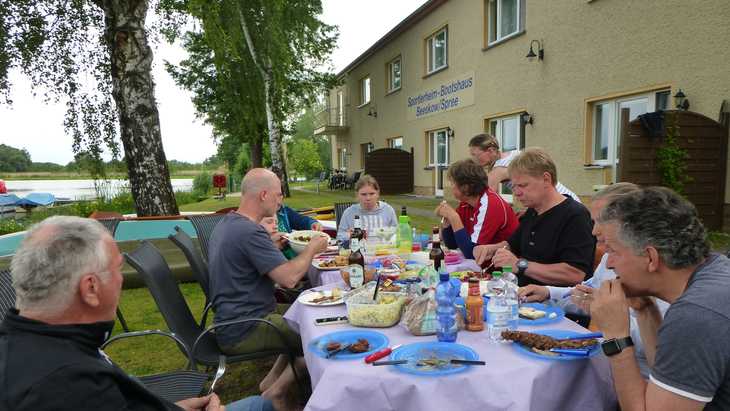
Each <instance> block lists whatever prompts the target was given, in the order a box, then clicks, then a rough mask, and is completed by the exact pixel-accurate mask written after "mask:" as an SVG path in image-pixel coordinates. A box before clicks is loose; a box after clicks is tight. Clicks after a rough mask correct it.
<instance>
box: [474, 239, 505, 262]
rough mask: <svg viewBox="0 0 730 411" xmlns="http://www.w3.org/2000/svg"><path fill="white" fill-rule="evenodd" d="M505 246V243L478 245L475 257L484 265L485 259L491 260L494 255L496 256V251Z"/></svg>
mask: <svg viewBox="0 0 730 411" xmlns="http://www.w3.org/2000/svg"><path fill="white" fill-rule="evenodd" d="M503 246H504V245H503V244H488V245H478V246H476V247H474V251H473V253H474V259H475V260H476V261H477V264H479V265H482V263H484V262H485V261H486V262H491V261H492V257H494V253H495V252H497V250H498V249H500V248H502V247H503Z"/></svg>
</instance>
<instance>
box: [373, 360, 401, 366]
mask: <svg viewBox="0 0 730 411" xmlns="http://www.w3.org/2000/svg"><path fill="white" fill-rule="evenodd" d="M372 364H373V365H399V364H408V360H391V361H376V362H374V363H372Z"/></svg>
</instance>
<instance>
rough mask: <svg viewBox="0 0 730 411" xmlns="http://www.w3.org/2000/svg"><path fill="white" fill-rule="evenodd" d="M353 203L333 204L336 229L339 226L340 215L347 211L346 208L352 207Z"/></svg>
mask: <svg viewBox="0 0 730 411" xmlns="http://www.w3.org/2000/svg"><path fill="white" fill-rule="evenodd" d="M353 204H355V203H353V202H346V203H335V221H336V222H337V227H339V226H340V220H341V219H342V214H343V213H344V212H345V210H347V208H348V207H350V206H351V205H353Z"/></svg>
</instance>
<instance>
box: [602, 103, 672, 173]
mask: <svg viewBox="0 0 730 411" xmlns="http://www.w3.org/2000/svg"><path fill="white" fill-rule="evenodd" d="M666 91H667V90H666V89H662V90H656V91H651V92H648V93H642V94H632V95H628V96H623V97H618V98H614V99H608V100H601V101H596V102H593V103H592V104H591V141H590V144H591V164H595V165H600V166H604V167H612V168H613V171H612V181H616V168H617V166H618V163H619V158H618V157H619V142H620V140H621V135H620V128H621V105H622V104H624V103H629V102H633V101H637V100H645V101H646V112H647V113H652V112H654V111H656V100H657V98H656V96H657V94H660V93H662V92H666ZM599 106H603V107H606V108H607V109H608V118H609V122H608V153H607V155H606V158H605V159H597V158H596V113H597V111H598V107H599ZM642 114H643V113H642ZM629 120H633V118H630V119H629Z"/></svg>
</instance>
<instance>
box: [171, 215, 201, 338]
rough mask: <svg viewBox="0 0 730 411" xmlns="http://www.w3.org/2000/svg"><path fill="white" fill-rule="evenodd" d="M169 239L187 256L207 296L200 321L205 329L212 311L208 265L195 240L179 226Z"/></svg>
mask: <svg viewBox="0 0 730 411" xmlns="http://www.w3.org/2000/svg"><path fill="white" fill-rule="evenodd" d="M167 238H169V239H170V241H172V242H173V243H174V244H175V245H176V246H178V248H180V250H181V251H182V252H183V254H185V258H186V259H187V260H188V264H190V268H191V269H192V270H193V275H194V276H195V279H196V280H197V281H198V284H199V285H200V288H201V289H203V294H205V306H204V309H203V318H202V319H201V320H200V326H201V327H205V323H206V322H207V318H208V311H210V308H211V304H210V285H209V281H210V280H209V279H210V274H209V273H208V263H206V262H205V260H203V256H202V255H201V254H200V252H198V249H197V248H196V247H195V244H194V243H193V239H192V238H190V236H189V235H188V233H186V232H185V231H184V230H182V229H181V228H180V227H179V226H175V234H170V235H169V236H168V237H167Z"/></svg>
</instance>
